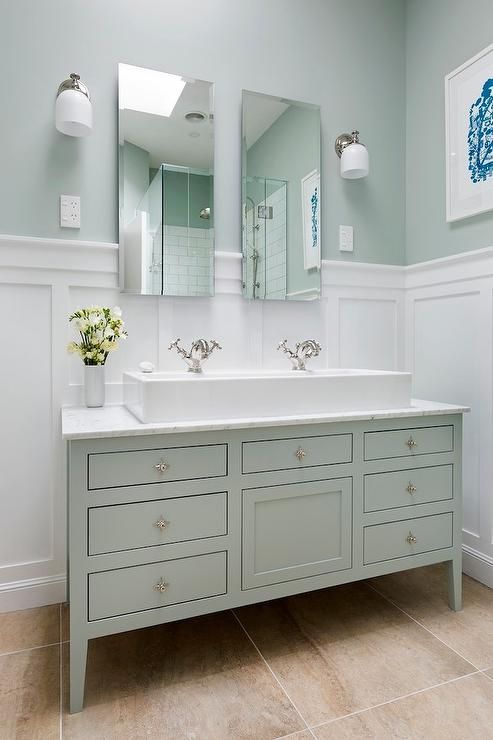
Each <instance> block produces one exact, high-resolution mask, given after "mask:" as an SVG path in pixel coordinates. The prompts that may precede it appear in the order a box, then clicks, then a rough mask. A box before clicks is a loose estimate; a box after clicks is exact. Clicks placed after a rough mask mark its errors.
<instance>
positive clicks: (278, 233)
mask: <svg viewBox="0 0 493 740" xmlns="http://www.w3.org/2000/svg"><path fill="white" fill-rule="evenodd" d="M244 187H245V203H244V211H245V214H244V215H245V222H244V223H245V226H244V231H243V252H244V256H245V257H246V259H245V260H244V263H243V285H244V294H245V295H246V297H248V298H253V299H258V298H261V299H265V298H267V299H271V300H276V299H277V300H285V299H286V246H287V227H286V214H287V182H286V181H285V180H276V179H274V178H265V177H251V178H246V182H245V183H244Z"/></svg>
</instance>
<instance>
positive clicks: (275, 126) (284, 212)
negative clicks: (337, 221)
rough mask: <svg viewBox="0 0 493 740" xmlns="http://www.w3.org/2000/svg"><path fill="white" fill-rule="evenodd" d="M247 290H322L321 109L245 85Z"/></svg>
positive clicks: (307, 296)
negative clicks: (255, 90)
mask: <svg viewBox="0 0 493 740" xmlns="http://www.w3.org/2000/svg"><path fill="white" fill-rule="evenodd" d="M242 124H243V125H242V231H243V239H242V241H243V295H244V296H245V298H252V299H263V300H281V301H283V300H314V299H316V298H319V296H320V259H321V258H320V250H321V241H320V108H319V107H318V106H316V105H309V104H306V103H300V102H297V101H295V100H286V99H285V98H276V97H272V96H270V95H262V94H260V93H254V92H249V91H247V90H244V91H243V113H242Z"/></svg>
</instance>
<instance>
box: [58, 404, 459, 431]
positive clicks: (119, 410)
mask: <svg viewBox="0 0 493 740" xmlns="http://www.w3.org/2000/svg"><path fill="white" fill-rule="evenodd" d="M411 404H412V405H411V406H408V407H406V408H403V409H381V410H377V411H361V412H358V411H350V412H340V411H338V412H336V413H333V414H310V415H307V416H303V415H299V414H298V415H297V416H277V417H259V418H250V419H214V420H211V421H183V422H178V421H177V422H165V423H159V424H142V422H140V421H139V420H138V419H136V418H135V416H134V415H133V414H131V413H130V411H127V409H126V408H125V407H124V406H104V407H103V408H99V409H88V408H79V407H65V408H63V409H62V436H63V438H64V439H97V438H104V437H133V436H138V435H146V434H176V433H178V432H210V431H220V430H226V429H251V428H253V427H272V426H276V427H277V426H290V425H295V424H323V423H330V422H338V421H339V422H341V421H371V420H373V419H398V418H401V417H402V418H405V417H408V416H411V417H416V416H441V415H443V414H462V413H465V412H466V411H469V408H468V407H467V406H452V405H450V404H447V403H435V402H433V401H421V400H419V399H412V401H411Z"/></svg>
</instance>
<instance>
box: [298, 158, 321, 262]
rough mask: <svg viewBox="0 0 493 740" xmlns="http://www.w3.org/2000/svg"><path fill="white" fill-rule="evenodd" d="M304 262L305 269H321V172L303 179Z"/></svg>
mask: <svg viewBox="0 0 493 740" xmlns="http://www.w3.org/2000/svg"><path fill="white" fill-rule="evenodd" d="M301 211H302V214H301V217H302V224H303V263H304V268H305V270H313V269H314V268H318V269H320V172H319V171H318V170H312V171H311V172H309V173H308V175H305V177H303V178H302V179H301Z"/></svg>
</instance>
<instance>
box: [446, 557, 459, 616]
mask: <svg viewBox="0 0 493 740" xmlns="http://www.w3.org/2000/svg"><path fill="white" fill-rule="evenodd" d="M447 566H448V603H449V606H450V608H451V609H453V610H454V612H459V611H460V610H461V609H462V558H456V559H455V560H450V561H449V562H448V563H447Z"/></svg>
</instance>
